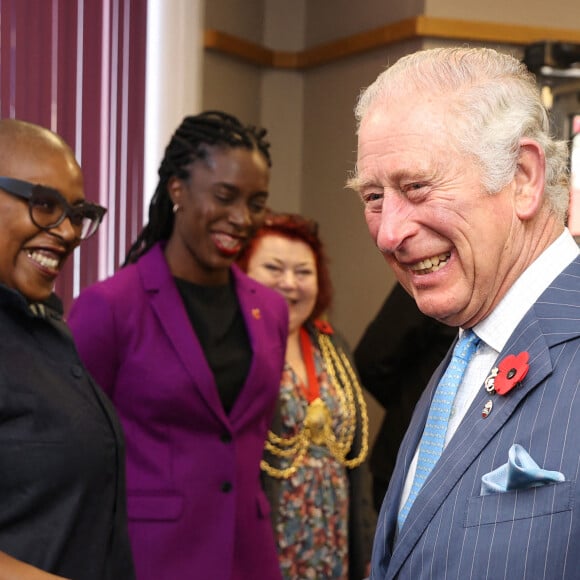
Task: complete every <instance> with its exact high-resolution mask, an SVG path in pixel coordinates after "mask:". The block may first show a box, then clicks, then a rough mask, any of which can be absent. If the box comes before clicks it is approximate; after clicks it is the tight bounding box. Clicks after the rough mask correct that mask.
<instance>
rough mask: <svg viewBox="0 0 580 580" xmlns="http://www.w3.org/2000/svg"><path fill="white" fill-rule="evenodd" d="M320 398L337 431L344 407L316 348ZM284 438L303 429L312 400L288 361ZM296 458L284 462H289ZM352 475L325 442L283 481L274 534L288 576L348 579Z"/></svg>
mask: <svg viewBox="0 0 580 580" xmlns="http://www.w3.org/2000/svg"><path fill="white" fill-rule="evenodd" d="M314 359H315V365H316V372H317V376H318V381H319V388H320V394H319V396H320V398H321V399H322V400H323V401H324V403H325V404H326V406H327V408H328V410H329V411H330V416H331V417H332V427H333V430H334V431H335V432H337V431H338V429H339V427H340V425H341V422H342V408H341V404H340V399H339V397H338V396H337V391H336V388H335V386H334V385H333V384H332V383H331V382H330V380H329V375H328V374H327V372H326V370H325V368H324V363H323V359H322V357H321V355H320V352H319V350H318V349H315V351H314ZM280 403H281V420H282V432H281V433H280V435H281V436H282V437H292V436H294V435H296V434H297V433H299V432H300V431H301V430H303V427H304V420H305V417H306V412H307V408H308V402H307V399H306V394H305V390H304V386H303V384H302V382H301V381H300V379H299V378H298V376H297V375H296V374H295V373H294V372H293V370H292V369H291V368H290V366H289V365H286V366H285V368H284V372H283V375H282V382H281V385H280ZM291 462H292V458H289V459H287V460H284V461H283V463H282V466H284V467H287V466H289V465H290V464H291ZM348 497H349V490H348V478H347V473H346V468H345V467H344V466H343V465H341V464H340V463H339V462H338V461H337V460H336V459H335V458H334V457H333V456H332V455H331V454H330V452H329V450H328V448H327V447H326V446H321V445H314V444H312V443H311V444H310V446H309V448H308V451H307V454H306V456H305V458H304V461H303V462H302V463H301V464H300V465H299V467H298V469H297V471H296V472H295V473H294V474H293V475H292V476H290V477H289V478H287V479H282V480H281V494H280V505H279V514H278V519H277V524H276V536H277V543H278V551H279V557H280V564H281V569H282V575H283V577H284V579H285V580H304V579H316V580H322V579H324V580H346V579H347V578H348V501H349V500H348Z"/></svg>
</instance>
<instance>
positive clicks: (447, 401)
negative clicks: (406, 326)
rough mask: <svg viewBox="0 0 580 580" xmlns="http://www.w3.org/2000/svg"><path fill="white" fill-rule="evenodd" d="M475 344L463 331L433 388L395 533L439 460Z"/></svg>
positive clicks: (471, 332) (474, 336)
mask: <svg viewBox="0 0 580 580" xmlns="http://www.w3.org/2000/svg"><path fill="white" fill-rule="evenodd" d="M478 342H479V338H478V336H477V335H476V334H475V333H474V332H473V331H472V330H466V331H465V332H463V334H462V335H461V338H460V339H459V340H458V341H457V344H456V345H455V348H454V349H453V355H452V357H451V361H450V362H449V366H448V367H447V370H446V371H445V373H444V374H443V376H442V377H441V380H440V381H439V384H438V385H437V390H436V391H435V395H434V396H433V401H431V408H430V409H429V415H428V416H427V423H426V424H425V430H424V431H423V436H422V437H421V441H420V443H419V458H418V459H417V470H416V471H415V478H414V479H413V485H412V487H411V491H410V492H409V497H408V498H407V501H406V502H405V505H404V506H403V507H402V508H401V511H400V512H399V517H398V523H399V530H400V529H401V528H402V527H403V523H404V522H405V519H406V518H407V515H408V514H409V511H410V509H411V506H412V505H413V502H414V501H415V498H416V497H417V495H418V493H419V491H420V490H421V488H422V487H423V484H424V483H425V480H426V479H427V477H428V476H429V474H430V473H431V470H432V469H433V467H434V466H435V464H436V463H437V461H438V460H439V457H440V456H441V453H443V448H444V447H445V435H446V433H447V425H448V423H449V416H450V415H451V407H452V406H453V401H454V399H455V394H456V393H457V389H458V387H459V385H460V384H461V380H462V379H463V375H464V373H465V369H466V368H467V364H468V363H469V360H470V359H471V357H472V356H473V354H474V353H475V350H476V348H477V344H478Z"/></svg>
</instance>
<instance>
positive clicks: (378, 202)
mask: <svg viewBox="0 0 580 580" xmlns="http://www.w3.org/2000/svg"><path fill="white" fill-rule="evenodd" d="M452 122H453V121H452V119H450V118H448V117H447V116H446V107H445V102H444V100H443V99H440V100H437V99H432V100H427V99H425V98H423V97H420V98H419V97H409V98H405V99H399V100H398V101H397V102H394V103H392V104H391V103H390V104H389V109H388V113H387V112H386V110H385V107H381V105H375V106H374V107H373V108H371V109H370V110H369V111H368V113H367V114H366V115H365V117H364V118H363V119H362V122H361V125H360V129H359V148H358V161H357V177H356V178H355V179H354V180H353V181H354V184H355V186H356V188H357V189H358V190H359V191H360V194H361V197H362V200H363V203H364V209H365V218H366V221H367V225H368V228H369V231H370V233H371V236H372V238H373V240H374V241H375V243H376V245H377V246H378V247H379V249H380V250H381V251H382V253H383V255H384V256H385V259H386V260H387V262H388V263H389V264H390V266H391V267H392V268H393V270H394V272H395V274H396V276H397V278H398V279H399V281H400V282H401V283H402V284H403V285H404V286H405V287H406V288H407V290H409V291H410V292H411V294H412V295H413V296H414V297H415V300H416V301H417V305H418V306H419V308H420V309H421V310H422V311H423V312H424V313H425V314H427V315H429V316H432V317H434V318H437V319H439V320H441V321H443V322H445V323H447V324H450V325H453V326H472V325H473V324H475V323H477V322H478V321H479V320H481V319H483V318H484V317H485V316H487V314H489V312H490V311H491V309H492V308H493V307H494V306H495V305H496V304H497V303H498V302H499V300H500V299H501V298H502V297H503V295H504V294H505V293H506V291H507V289H508V288H509V287H510V285H511V284H512V283H513V280H514V279H515V278H517V276H518V275H519V274H520V273H521V271H523V269H524V267H525V266H526V265H527V264H526V262H525V261H526V259H527V258H528V255H527V253H526V252H524V248H525V245H524V237H525V226H524V224H523V222H522V221H520V220H519V219H518V217H517V215H516V214H517V212H516V209H515V206H516V203H515V196H516V193H517V191H519V190H518V186H517V180H515V179H514V180H513V181H512V182H510V183H509V184H508V185H507V186H506V187H505V188H504V189H503V190H501V191H500V192H498V193H495V194H493V195H492V194H489V193H487V192H486V191H484V189H483V187H482V185H481V173H480V169H479V167H478V165H477V164H476V162H475V160H474V159H473V158H472V157H469V156H467V155H465V154H463V153H461V152H460V151H459V150H458V148H457V147H456V145H455V141H454V139H453V138H452V136H451V135H450V133H449V131H448V129H447V126H448V125H450V124H451V123H452Z"/></svg>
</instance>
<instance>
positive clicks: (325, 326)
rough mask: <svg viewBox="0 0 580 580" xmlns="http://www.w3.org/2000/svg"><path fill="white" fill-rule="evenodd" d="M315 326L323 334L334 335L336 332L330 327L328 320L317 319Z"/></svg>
mask: <svg viewBox="0 0 580 580" xmlns="http://www.w3.org/2000/svg"><path fill="white" fill-rule="evenodd" d="M314 326H316V328H318V330H319V332H322V334H334V330H333V329H332V326H330V322H328V321H327V320H321V319H320V318H317V319H316V320H315V321H314Z"/></svg>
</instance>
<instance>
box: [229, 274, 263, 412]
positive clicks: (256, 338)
mask: <svg viewBox="0 0 580 580" xmlns="http://www.w3.org/2000/svg"><path fill="white" fill-rule="evenodd" d="M232 275H233V276H234V283H235V288H236V294H237V295H238V300H239V302H240V308H241V311H242V316H243V318H244V322H245V324H246V330H247V332H248V338H249V340H250V345H251V347H252V353H253V356H252V362H251V365H250V370H249V372H248V376H247V377H246V380H245V382H244V386H243V387H242V390H241V391H240V394H239V395H238V398H237V399H236V402H235V404H234V406H233V408H232V410H231V413H230V419H231V421H232V422H239V421H240V420H241V419H242V417H243V416H245V415H246V414H248V416H251V415H252V411H253V409H254V408H263V406H264V403H263V400H262V397H261V391H262V389H263V376H262V370H261V367H262V365H261V363H260V359H261V355H260V348H262V349H263V348H264V345H267V344H268V340H269V339H268V336H267V335H266V328H265V325H264V319H263V315H262V311H263V307H264V304H263V303H261V302H260V299H259V298H258V296H257V293H256V289H255V286H254V284H253V283H248V279H247V278H246V277H245V275H244V274H242V273H241V271H240V270H239V269H238V268H237V267H236V266H233V267H232ZM262 299H263V297H262Z"/></svg>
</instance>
